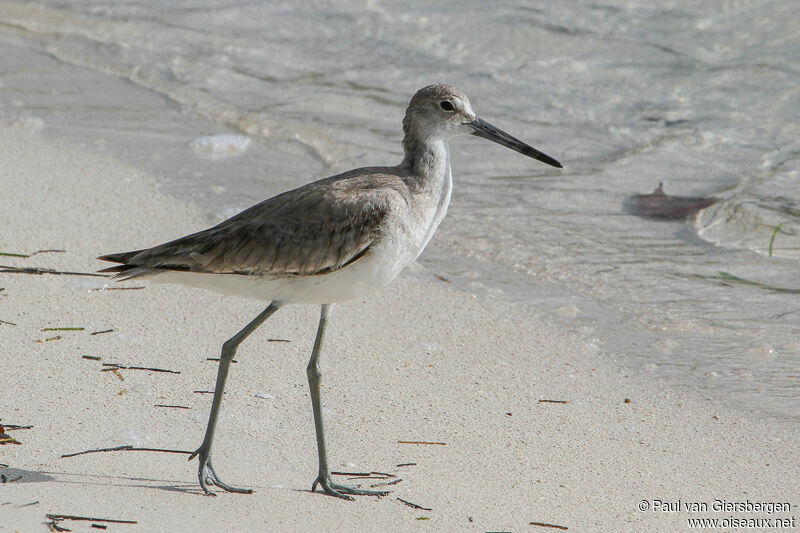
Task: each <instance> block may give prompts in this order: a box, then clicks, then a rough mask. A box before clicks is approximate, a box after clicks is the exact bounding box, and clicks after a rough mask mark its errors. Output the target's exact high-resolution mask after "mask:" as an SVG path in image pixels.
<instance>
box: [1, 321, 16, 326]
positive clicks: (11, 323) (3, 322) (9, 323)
mask: <svg viewBox="0 0 800 533" xmlns="http://www.w3.org/2000/svg"><path fill="white" fill-rule="evenodd" d="M0 324H8V325H9V326H16V324H14V323H13V322H7V321H5V320H0Z"/></svg>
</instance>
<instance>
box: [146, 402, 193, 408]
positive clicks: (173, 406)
mask: <svg viewBox="0 0 800 533" xmlns="http://www.w3.org/2000/svg"><path fill="white" fill-rule="evenodd" d="M154 405H155V406H156V407H169V408H171V409H191V407H186V406H185V405H168V404H164V403H157V404H154Z"/></svg>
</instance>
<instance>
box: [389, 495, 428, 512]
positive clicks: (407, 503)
mask: <svg viewBox="0 0 800 533" xmlns="http://www.w3.org/2000/svg"><path fill="white" fill-rule="evenodd" d="M397 499H398V500H399V501H401V502H403V503H404V504H406V505H408V506H409V507H411V508H413V509H419V510H421V511H433V509H429V508H427V507H423V506H421V505H417V504H416V503H411V502H410V501H408V500H404V499H403V498H397Z"/></svg>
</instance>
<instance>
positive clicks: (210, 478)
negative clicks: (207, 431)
mask: <svg viewBox="0 0 800 533" xmlns="http://www.w3.org/2000/svg"><path fill="white" fill-rule="evenodd" d="M195 456H197V460H198V461H200V465H199V468H198V469H197V477H198V478H199V479H200V487H202V489H203V492H205V493H206V495H207V496H216V494H214V493H213V492H211V491H210V490H209V489H208V486H209V485H216V486H217V487H219V488H221V489H222V490H226V491H228V492H236V493H239V494H252V492H253V489H241V488H238V487H233V486H231V485H228V484H227V483H225V482H224V481H222V480H221V479H220V478H219V476H218V475H217V473H216V472H215V471H214V465H212V464H211V456H210V453H209V452H208V450H205V449H204V448H203V446H200V448H198V449H197V450H196V451H195V452H194V453H193V454H192V455H190V456H189V460H190V461H191V460H192V459H194V457H195Z"/></svg>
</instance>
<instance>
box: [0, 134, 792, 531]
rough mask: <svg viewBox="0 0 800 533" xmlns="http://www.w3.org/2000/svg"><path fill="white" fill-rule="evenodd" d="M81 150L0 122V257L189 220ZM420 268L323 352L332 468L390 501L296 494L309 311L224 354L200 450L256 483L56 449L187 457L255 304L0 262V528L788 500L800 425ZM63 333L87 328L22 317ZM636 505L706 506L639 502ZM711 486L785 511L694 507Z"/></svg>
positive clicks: (386, 521)
mask: <svg viewBox="0 0 800 533" xmlns="http://www.w3.org/2000/svg"><path fill="white" fill-rule="evenodd" d="M101 151H102V149H101V148H98V147H95V146H91V145H90V146H80V145H76V144H69V143H67V142H65V141H57V140H53V139H47V138H45V137H44V136H43V135H42V134H41V133H36V132H31V131H29V130H26V129H24V128H15V127H5V128H4V129H2V130H0V161H2V164H1V165H0V184H1V185H2V191H3V192H2V194H0V213H2V214H3V220H2V224H0V252H5V253H9V252H11V253H26V254H30V253H31V252H34V251H37V250H45V249H61V250H65V252H63V253H55V252H50V253H40V254H36V255H33V256H31V257H28V258H21V257H9V256H0V263H2V264H3V265H11V266H16V267H41V268H52V269H57V270H61V271H73V272H86V273H91V272H95V271H96V270H97V269H98V268H100V267H102V266H103V265H104V264H103V263H101V262H100V261H98V260H96V259H95V257H96V256H97V255H99V254H102V253H111V252H118V251H124V250H129V249H134V248H137V247H146V246H151V245H154V244H158V243H160V242H163V241H165V240H168V239H171V238H174V237H178V236H180V235H183V234H185V233H188V232H192V231H196V230H199V229H202V228H204V227H206V226H207V225H208V224H207V222H206V221H205V219H204V217H203V214H202V213H200V212H199V211H198V210H196V209H194V208H193V207H191V206H187V205H180V204H179V203H177V202H176V201H175V200H174V199H172V198H168V197H165V196H162V195H161V194H159V192H158V190H157V188H156V186H155V184H154V183H155V181H154V180H153V178H152V177H149V176H147V175H143V174H142V173H141V172H139V171H137V170H136V169H132V168H130V167H128V166H126V165H124V164H122V163H121V162H119V161H116V160H114V159H113V158H111V157H109V156H107V155H104V154H102V153H101ZM445 223H447V222H446V221H445ZM431 246H434V247H435V246H436V241H435V239H434V241H433V242H432V244H431ZM435 274H440V275H442V276H445V277H446V275H447V273H446V272H431V271H430V270H427V269H424V268H421V267H419V268H416V269H414V270H413V271H412V272H408V273H405V274H403V275H402V276H401V277H400V278H399V279H398V280H396V281H395V282H394V283H393V284H392V285H391V286H390V287H388V288H387V289H385V290H384V291H383V292H381V293H379V294H376V295H374V296H372V297H369V298H366V299H363V300H359V301H353V302H349V303H343V304H341V305H338V306H337V307H336V309H335V312H334V315H333V319H332V322H331V324H330V326H329V329H328V335H327V338H326V346H325V349H324V352H323V356H322V360H321V365H322V372H323V378H322V379H323V403H324V405H325V406H326V408H327V410H328V411H327V420H326V423H327V433H328V435H327V436H328V454H329V457H330V461H331V465H332V466H333V468H335V469H336V470H341V471H350V472H386V473H390V474H393V475H396V476H398V477H399V478H401V479H402V481H400V482H399V483H397V484H394V485H392V486H391V487H390V488H391V490H392V493H391V494H390V495H388V496H386V497H383V498H376V497H358V498H357V500H356V501H355V502H347V501H342V500H339V499H336V498H332V497H327V496H325V495H323V494H321V493H319V492H317V493H311V492H310V491H309V489H310V487H311V482H312V481H313V480H314V478H315V476H316V469H317V463H316V461H317V457H316V446H315V441H314V427H313V421H312V415H311V408H310V401H309V394H308V386H307V383H306V375H305V366H306V364H307V358H308V356H309V354H310V350H311V345H312V342H313V335H314V331H315V328H316V323H317V316H318V312H319V309H318V308H317V307H315V306H291V307H286V308H284V309H281V310H280V311H279V312H278V313H277V314H276V315H275V316H274V317H273V318H271V319H270V320H269V321H268V322H266V323H265V324H264V325H263V326H262V327H261V328H260V329H259V330H258V331H257V332H256V333H254V334H253V335H252V336H251V337H250V338H249V339H248V340H247V341H246V342H245V343H244V344H243V345H242V346H241V347H240V349H239V353H238V355H237V358H236V359H237V361H238V362H237V363H236V364H234V365H232V373H231V376H230V379H229V381H228V388H227V391H226V395H225V400H224V402H223V406H222V416H221V422H220V425H219V428H218V432H217V439H216V442H215V448H214V459H215V466H216V468H217V471H218V473H219V474H220V476H221V477H222V478H223V479H224V480H226V481H227V482H229V483H231V484H234V485H240V486H247V487H252V488H254V489H255V493H254V494H252V495H239V494H228V493H219V492H218V496H217V497H216V498H209V497H206V496H204V495H202V492H201V491H200V488H199V485H198V483H197V477H196V476H197V463H196V462H195V461H193V462H187V461H186V456H185V455H176V454H169V453H159V452H139V451H127V452H126V451H118V452H104V453H92V454H87V455H80V456H77V457H71V458H61V455H62V454H68V453H74V452H80V451H83V450H88V449H94V448H104V447H113V446H119V445H124V444H134V445H138V446H144V447H152V448H167V449H176V450H186V451H193V450H194V449H195V448H196V447H197V446H198V445H199V444H200V441H201V439H202V436H203V431H204V429H205V424H206V419H207V416H208V412H209V408H210V405H211V396H210V395H209V394H204V393H196V392H194V391H209V390H212V389H213V386H214V378H215V375H216V369H217V363H216V362H214V361H208V360H206V359H207V358H208V357H219V349H220V346H221V344H222V342H223V341H224V340H225V339H227V338H229V337H230V336H231V335H233V334H234V333H235V332H236V331H238V330H239V329H240V328H241V327H242V326H243V325H244V324H245V323H246V322H247V321H249V320H250V319H252V318H253V317H254V316H255V315H256V314H257V313H258V312H260V311H261V309H262V308H263V306H264V304H263V303H261V302H258V301H246V300H240V299H235V298H231V297H225V296H222V295H217V294H214V293H211V292H206V291H203V290H199V289H190V288H184V287H180V286H169V285H155V284H152V283H150V282H148V281H146V280H141V281H140V280H135V281H133V282H127V283H122V284H117V283H115V282H112V281H110V280H109V279H108V278H101V277H91V276H72V275H51V274H47V275H33V274H23V273H0V288H2V290H0V320H2V321H4V322H3V323H0V340H1V341H2V342H0V346H2V357H0V376H2V385H0V419H1V420H0V424H6V425H8V424H16V425H22V426H27V425H31V426H33V427H32V428H30V429H16V430H8V431H7V434H8V435H9V436H10V437H13V438H14V439H16V440H17V441H19V443H20V444H5V445H2V446H0V463H2V464H3V465H7V466H3V467H0V474H3V475H4V476H5V480H6V483H5V484H2V485H0V531H20V532H29V531H46V530H47V526H46V523H47V522H48V519H47V518H46V515H47V514H48V513H52V514H64V515H77V516H84V517H94V518H105V519H114V520H132V521H136V524H121V523H107V522H99V521H84V522H77V521H63V522H61V523H60V525H61V526H63V527H67V528H70V529H72V530H73V531H96V529H92V528H91V525H92V524H93V523H99V524H103V525H107V526H108V530H112V531H119V532H128V531H130V532H134V531H148V532H149V531H199V530H204V531H310V530H318V531H411V530H432V531H462V530H476V531H543V532H544V531H560V530H562V529H557V528H554V527H548V526H542V525H531V524H530V523H531V522H539V523H544V524H551V525H555V526H561V527H562V528H563V529H566V528H569V531H683V530H686V529H688V526H687V519H689V518H704V517H709V518H719V519H724V518H728V517H731V516H733V517H737V518H756V517H771V518H775V517H792V516H795V517H798V516H800V512H798V509H797V507H796V506H797V504H799V503H800V476H798V471H799V470H798V466H799V465H800V451H799V450H800V446H798V444H800V430H798V427H797V425H796V424H792V423H790V422H788V421H782V420H770V419H758V418H757V417H755V416H754V415H751V414H748V413H744V412H739V411H734V410H731V409H728V408H726V407H725V406H722V405H717V404H715V403H713V402H712V401H710V400H707V399H706V398H703V397H702V396H699V395H695V394H689V393H684V392H680V391H676V390H674V389H671V388H669V386H668V385H667V384H665V383H664V382H662V381H656V380H654V379H652V378H649V377H647V376H640V375H633V374H630V373H629V372H628V371H626V370H625V369H623V368H621V367H620V366H618V365H617V364H616V363H615V362H614V361H612V360H611V359H610V358H609V357H608V356H607V355H603V354H600V353H599V352H598V351H597V349H596V348H595V347H594V346H592V345H591V344H587V343H586V342H585V341H583V340H582V339H581V337H579V336H578V335H577V334H576V333H575V332H572V331H568V330H565V329H564V328H563V327H557V326H556V325H554V323H553V322H552V321H550V320H549V319H548V317H547V316H544V315H540V314H536V313H534V312H532V311H531V310H530V309H529V308H525V307H523V306H519V305H513V304H508V303H506V302H502V301H499V300H492V299H488V300H486V299H478V298H476V297H474V296H473V295H472V294H469V293H467V292H463V291H459V290H456V289H455V288H453V287H452V286H451V285H450V284H448V283H446V282H445V281H443V280H441V279H439V278H437V277H436V275H435ZM103 287H109V288H111V287H113V288H115V289H116V288H122V287H128V288H133V290H97V289H102V288H103ZM136 287H143V288H141V289H137V288H136ZM9 323H10V324H9ZM12 324H13V325H12ZM65 327H79V328H83V329H82V330H58V331H43V330H44V329H45V328H65ZM104 330H113V331H111V332H108V333H101V334H95V335H93V334H92V333H94V332H100V331H104ZM596 335H597V336H602V335H603V332H602V331H598V332H597V333H596ZM275 339H278V340H277V341H276V340H275ZM285 341H288V342H285ZM87 355H88V356H91V357H99V358H101V359H100V360H94V359H87V358H84V357H83V356H87ZM103 363H116V364H119V365H123V366H141V367H154V368H160V369H166V370H172V371H175V372H180V373H179V374H177V373H165V372H153V371H146V370H134V369H122V370H119V371H117V372H109V371H102V370H103V368H104V367H103V366H102V365H103ZM106 368H107V367H106ZM541 400H557V401H560V402H563V403H557V402H542V401H541ZM156 404H162V405H178V406H184V407H188V409H183V408H174V407H156ZM398 441H426V442H437V443H444V444H402V443H398ZM408 463H412V464H410V465H408V466H398V465H401V464H408ZM339 479H343V478H342V477H337V480H339ZM392 479H394V478H392ZM382 481H391V479H389V480H381V479H373V480H366V482H365V480H356V482H360V483H366V484H370V483H378V482H382ZM398 498H402V499H404V500H407V501H409V502H413V503H415V504H418V505H419V506H421V507H425V508H429V509H430V510H424V509H416V508H412V507H410V506H408V505H406V504H404V503H403V502H401V501H399V500H398ZM643 500H644V501H645V502H646V503H647V505H648V507H649V508H648V509H647V510H645V511H641V510H640V505H643V504H642V503H641V502H642V501H643ZM654 500H661V501H663V502H678V501H679V500H680V502H681V503H682V504H683V503H694V502H699V503H706V504H707V505H708V506H709V510H708V511H707V512H694V513H689V512H686V511H685V510H684V508H681V509H680V510H675V511H671V512H668V511H663V510H656V511H654V510H653V506H654ZM715 500H726V501H728V502H746V501H748V500H749V501H751V502H789V503H791V504H792V505H794V507H793V508H792V510H791V511H790V512H780V513H774V514H771V515H769V514H767V513H765V512H714V511H713V510H712V509H711V506H712V504H713V502H714V501H715ZM656 505H657V504H656ZM796 527H798V526H796ZM720 530H721V529H720Z"/></svg>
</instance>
